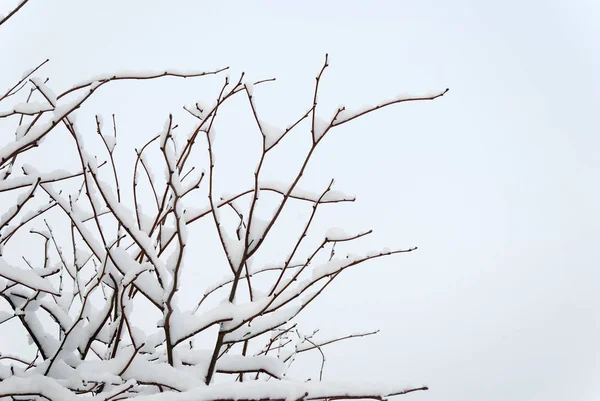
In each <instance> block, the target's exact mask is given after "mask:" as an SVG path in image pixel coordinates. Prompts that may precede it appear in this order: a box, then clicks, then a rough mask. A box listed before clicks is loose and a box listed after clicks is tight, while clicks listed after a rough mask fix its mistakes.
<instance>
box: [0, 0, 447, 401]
mask: <svg viewBox="0 0 600 401" xmlns="http://www.w3.org/2000/svg"><path fill="white" fill-rule="evenodd" d="M26 2H27V1H22V2H21V3H20V4H19V5H17V8H16V9H15V10H14V11H13V12H11V14H9V15H8V16H7V17H4V18H0V24H1V23H3V22H5V21H7V20H8V18H11V17H12V16H14V15H15V13H16V12H17V11H18V10H19V9H20V8H21V7H23V5H24V4H25V3H26ZM47 62H48V60H46V61H43V62H42V63H40V64H39V65H38V66H37V67H35V68H33V69H31V70H29V71H27V72H25V73H24V74H23V76H22V78H21V79H18V80H17V81H16V83H14V84H11V86H10V87H9V88H7V90H5V91H2V92H1V93H0V102H1V103H2V110H5V111H2V112H0V119H3V123H6V124H12V123H14V122H16V120H19V122H18V126H17V129H16V135H15V137H14V139H13V138H11V139H8V140H7V141H5V142H4V143H3V144H2V145H1V146H0V195H2V196H3V197H6V199H9V200H10V201H8V202H4V200H3V202H2V203H1V205H0V297H2V298H3V299H4V301H6V302H5V310H2V311H1V312H0V331H3V333H2V335H6V336H7V338H10V336H11V335H14V333H11V332H10V330H11V327H12V328H13V329H14V325H11V324H10V323H9V322H11V321H12V322H14V323H17V324H19V325H20V326H21V327H22V329H23V330H24V333H26V335H27V339H28V340H29V345H28V346H27V347H28V348H27V349H25V350H22V349H17V348H15V349H11V350H0V398H2V399H3V398H5V397H6V398H8V397H13V398H15V399H46V400H51V401H58V400H67V401H69V400H81V399H84V398H85V399H92V400H104V401H112V400H114V401H116V400H123V399H129V398H135V399H137V400H141V401H164V400H180V401H184V400H203V401H243V400H247V401H251V400H252V401H284V400H285V401H290V400H296V401H310V400H342V399H372V400H378V401H383V400H387V399H388V398H389V397H391V396H396V395H404V394H409V393H412V392H415V391H423V390H427V387H425V386H404V385H396V383H392V386H389V385H360V384H357V383H356V382H355V380H354V378H349V380H348V382H345V383H331V382H328V381H327V380H326V374H325V373H326V372H325V371H324V366H325V361H326V358H325V355H326V352H327V350H328V348H329V347H328V345H330V344H333V343H338V342H342V341H347V340H351V339H355V338H362V337H369V336H371V335H374V334H376V333H377V331H369V332H357V333H353V334H349V335H347V336H342V337H334V338H327V337H322V338H325V339H321V334H319V336H317V335H316V333H317V332H318V330H317V329H315V330H313V331H312V332H311V331H308V333H309V334H306V332H304V331H303V330H304V328H300V327H299V324H298V320H297V316H298V315H299V314H300V313H303V312H304V311H305V310H306V307H307V306H308V305H309V304H311V303H313V302H317V301H318V299H319V296H320V295H321V294H322V293H323V292H324V291H325V290H326V289H327V288H328V286H329V285H330V283H331V282H332V281H333V280H335V279H336V278H337V277H338V276H339V275H340V274H343V273H344V271H345V270H347V269H348V268H351V267H353V266H358V265H362V264H364V263H365V262H368V261H370V260H374V259H383V258H391V257H393V256H394V255H401V254H405V253H410V252H412V251H414V250H416V247H411V248H393V249H387V248H383V247H382V248H381V249H376V250H373V251H362V252H361V251H357V252H356V254H357V255H358V256H357V255H354V254H346V253H345V252H344V251H345V250H347V249H350V248H352V249H360V240H361V239H362V238H363V237H365V236H367V235H369V234H370V233H371V232H372V231H371V230H368V229H367V230H364V231H360V232H358V233H346V231H345V230H344V228H343V227H331V228H330V229H329V230H327V231H326V233H325V234H324V235H323V234H316V233H314V232H313V231H315V230H314V226H315V222H316V221H318V220H319V219H320V218H321V217H322V213H323V212H325V211H326V210H327V209H329V208H332V207H335V206H336V205H337V204H339V203H351V202H354V200H355V197H354V196H350V195H347V194H344V193H342V192H340V191H338V190H336V189H335V188H334V180H333V179H331V180H330V181H329V184H328V185H326V186H324V187H322V188H320V189H319V190H318V191H309V190H306V189H303V187H302V184H301V183H300V181H301V179H302V178H303V177H305V176H306V174H305V173H306V171H307V169H308V168H309V166H310V165H311V163H313V159H314V158H315V157H316V156H315V155H317V154H318V153H319V152H317V148H319V147H320V145H321V143H322V142H323V140H324V138H325V137H330V136H332V135H331V133H332V132H333V131H335V128H336V127H338V126H339V125H342V124H345V123H349V122H351V121H353V120H355V119H358V118H361V117H362V116H364V115H366V114H369V113H371V112H373V111H375V110H378V109H381V108H384V107H391V106H393V105H397V104H402V103H405V102H415V101H425V100H434V99H437V98H440V97H441V96H443V95H445V94H446V92H447V90H446V91H442V92H438V93H434V94H432V95H427V96H421V97H410V96H402V97H396V98H393V99H391V100H388V101H385V102H381V103H379V104H378V105H376V106H374V107H371V106H369V107H365V108H362V109H357V110H356V111H354V112H349V111H347V110H346V109H345V108H344V107H341V108H339V109H337V110H335V113H334V116H333V118H331V119H328V120H324V119H322V118H320V117H319V112H320V109H321V105H320V104H319V91H320V90H321V89H320V88H321V83H322V80H323V79H325V72H326V70H327V68H328V67H329V57H328V56H326V58H325V63H324V64H323V66H322V67H321V69H320V70H319V72H318V74H317V76H316V82H315V86H314V93H313V96H312V102H311V103H310V104H308V105H307V106H306V107H304V108H303V109H302V110H301V111H300V113H299V114H298V115H297V116H296V117H295V118H294V119H292V121H290V122H289V123H288V124H283V125H281V126H280V127H276V126H274V125H272V124H270V123H269V122H268V120H269V118H268V117H265V114H266V112H267V110H266V109H263V108H262V107H264V106H261V107H260V108H259V107H257V99H258V97H260V96H261V93H260V87H259V85H260V84H262V83H266V82H272V81H274V79H264V80H258V81H254V82H251V81H249V80H248V79H247V78H246V77H245V74H243V73H242V74H241V75H240V76H239V77H236V78H230V77H229V76H227V77H226V78H225V79H224V80H223V83H222V86H221V87H220V90H219V93H218V94H217V96H216V98H214V99H213V100H212V101H208V102H205V103H201V102H197V103H196V104H195V106H193V107H191V108H189V107H185V108H184V111H180V114H182V115H184V116H185V117H186V118H187V122H185V121H184V120H183V118H182V119H181V122H180V117H179V116H178V115H176V114H170V113H168V112H165V116H168V118H167V120H166V123H165V126H164V127H163V129H162V130H161V131H160V133H159V134H158V135H155V136H153V137H151V138H148V137H146V138H143V139H142V140H140V144H139V145H140V146H139V147H136V148H134V149H127V148H125V149H122V148H121V146H128V144H127V142H126V141H121V140H119V141H117V131H118V129H117V123H116V121H117V119H116V117H115V115H112V127H111V128H112V129H111V128H106V127H105V126H104V123H103V117H102V116H101V115H95V116H94V118H93V119H92V121H90V124H91V126H92V127H93V128H92V130H91V131H86V130H85V129H83V128H82V127H80V126H78V125H76V124H75V119H74V115H73V112H74V111H75V110H77V109H78V108H80V107H86V106H85V104H86V102H87V100H88V99H89V98H90V96H91V95H92V94H93V93H94V92H95V91H96V90H98V88H100V87H101V86H103V85H105V84H107V83H109V82H114V81H126V80H152V79H158V78H161V77H179V78H192V77H203V76H204V77H207V79H212V78H210V77H213V78H215V77H216V78H217V79H220V76H221V73H222V72H223V71H225V70H226V69H227V68H221V69H216V70H212V71H180V70H174V69H169V70H165V71H158V72H156V71H134V72H121V73H117V74H105V75H100V76H97V77H93V78H92V79H89V80H86V81H83V82H81V83H79V84H76V85H74V86H72V87H71V88H70V89H68V90H66V91H63V92H56V93H59V94H58V95H55V94H54V91H53V90H52V88H50V85H48V82H49V81H48V79H40V78H37V77H35V76H33V75H34V74H37V73H38V72H39V71H40V69H41V68H42V67H43V66H44V65H45V64H46V63H47ZM24 88H29V94H28V95H27V96H24V94H26V93H25V92H26V91H24V90H23V89H24ZM2 93H3V94H2ZM238 95H241V96H245V97H246V98H247V102H245V103H244V104H243V105H242V106H240V105H239V104H238V107H247V112H249V113H251V115H252V117H253V120H254V121H253V122H252V125H253V129H255V132H256V128H258V132H259V134H258V135H254V138H253V139H254V140H255V141H256V143H257V146H256V147H255V148H249V149H247V150H246V149H244V152H247V153H248V155H251V156H252V157H254V160H255V161H256V166H255V167H253V168H252V170H251V171H247V172H244V171H239V174H237V176H238V177H239V179H240V180H243V179H247V181H246V182H245V183H244V184H243V186H241V187H236V188H237V189H238V190H239V189H240V188H241V189H244V190H243V191H241V192H234V194H233V195H229V194H227V195H226V194H225V193H226V191H227V190H228V189H229V188H230V187H232V185H233V184H234V183H232V182H227V181H225V182H221V181H220V180H221V179H222V178H221V176H220V175H219V172H220V171H221V170H220V169H229V170H232V169H233V171H236V170H235V169H238V168H241V167H238V166H237V165H236V164H234V165H225V164H224V163H223V162H221V159H220V158H219V153H220V152H221V151H223V148H225V147H227V146H236V141H235V138H233V139H231V141H230V142H228V143H226V142H222V143H223V147H215V142H214V138H215V126H216V125H217V124H218V121H219V120H220V119H221V118H223V117H222V116H223V115H224V114H225V113H226V110H227V113H229V112H230V111H231V109H230V108H229V107H230V105H233V106H235V103H234V102H232V101H231V99H233V98H235V97H236V96H238ZM24 97H25V99H23V98H24ZM67 97H69V99H70V101H67ZM194 107H195V108H194ZM234 111H236V110H235V109H234ZM186 113H188V114H190V115H191V116H192V118H191V119H190V118H189V117H188V115H187V114H186ZM225 115H226V114H225ZM234 115H235V114H234ZM121 118H123V117H119V121H121ZM228 118H231V115H229V117H228ZM234 118H235V117H234ZM189 121H191V123H189ZM178 122H180V123H178ZM59 124H63V125H64V127H66V128H67V130H66V132H67V140H68V141H70V142H69V144H68V145H66V146H65V147H64V148H61V149H60V157H61V158H64V159H65V160H69V161H72V162H74V163H75V164H76V165H77V166H78V167H77V168H76V169H75V170H74V172H70V171H63V170H53V171H50V170H47V169H45V168H42V167H40V164H41V163H40V161H39V158H38V159H36V157H35V155H34V154H33V153H32V152H30V150H31V149H33V148H38V152H39V151H40V150H42V151H43V150H46V149H48V151H51V150H50V149H49V148H47V147H46V146H47V145H46V144H45V143H44V142H43V139H44V138H45V137H47V136H49V135H54V133H55V132H56V131H57V129H56V128H57V126H58V125H59ZM306 126H308V129H306ZM302 127H304V129H305V132H299V133H298V134H299V135H304V136H305V137H306V138H307V140H308V144H309V146H308V147H307V149H306V153H305V154H303V155H302V159H301V163H300V165H299V166H297V168H296V170H295V171H293V174H292V177H291V178H290V179H289V180H288V181H285V182H277V181H272V180H269V179H268V176H269V175H270V173H269V171H270V170H269V169H272V168H273V165H272V164H271V165H270V164H269V161H270V160H272V157H273V155H272V153H274V152H271V151H272V150H273V149H275V148H276V147H278V146H279V145H280V144H281V143H282V142H283V141H284V140H285V138H286V136H287V135H288V133H290V132H291V131H292V130H294V131H300V130H301V129H303V128H302ZM107 131H108V132H107ZM119 135H121V134H120V133H119ZM88 136H92V137H93V138H94V140H96V141H101V146H100V147H94V146H90V145H87V146H84V144H83V142H84V140H87V138H88ZM97 143H100V142H97ZM198 144H200V145H199V146H200V147H201V149H199V150H198V149H197V148H198V146H196V145H198ZM73 145H75V146H73ZM219 146H221V144H219ZM53 151H55V152H56V149H54V150H53ZM253 151H256V153H255V154H253V153H252V152H253ZM119 152H123V153H119ZM117 155H119V156H117ZM120 155H128V156H129V157H130V158H131V164H127V163H124V162H123V160H124V159H123V158H122V157H121V156H120ZM128 156H125V158H127V157H128ZM223 160H225V159H223ZM131 167H133V168H132V169H131V170H130V171H127V169H128V168H131ZM274 168H279V166H275V167H274ZM271 176H272V175H271ZM125 177H126V178H125ZM125 180H130V187H129V188H127V186H126V185H124V182H125ZM240 182H241V181H240ZM235 185H237V183H236V184H235ZM264 194H268V195H266V196H265V195H264ZM3 199H4V198H3ZM296 207H306V208H311V212H310V213H309V215H308V217H307V219H306V220H305V221H300V222H298V221H292V222H290V220H289V219H288V220H285V222H284V219H282V218H281V216H282V215H284V213H286V211H288V212H287V213H288V215H289V211H291V212H292V213H294V208H296ZM266 210H268V211H267V212H265V211H266ZM205 217H206V218H205ZM285 224H296V225H297V226H296V227H285ZM278 228H281V229H282V230H278ZM284 231H286V232H288V233H292V232H297V233H298V235H297V236H296V237H295V238H294V237H292V238H286V237H285V235H280V236H279V237H278V234H275V233H276V232H279V233H281V232H284ZM319 235H321V237H319ZM215 246H216V247H217V249H216V250H217V256H214V257H211V258H203V256H201V255H203V253H202V252H203V251H206V250H208V251H211V250H212V249H211V248H212V247H215ZM274 249H276V250H277V252H274ZM4 255H6V256H4ZM274 255H279V256H277V258H278V259H279V258H280V259H281V260H274V259H275V256H274ZM15 256H16V259H14V258H15ZM9 258H10V259H9ZM270 259H272V261H271V262H269V263H270V264H263V262H264V261H267V260H270ZM390 263H392V262H391V259H390ZM389 267H392V266H389ZM219 272H221V273H223V272H224V273H226V275H225V276H224V277H223V278H221V279H218V280H209V279H208V278H209V277H215V274H216V276H217V277H218V275H219ZM190 278H193V280H192V279H190ZM184 297H185V298H184ZM188 301H189V302H188ZM322 313H328V312H327V311H326V308H325V309H323V311H322ZM332 318H334V317H332ZM339 324H343V322H339ZM301 330H302V331H301ZM307 330H311V328H308V329H307ZM351 341H354V340H351ZM365 341H366V340H365ZM6 351H9V352H6ZM311 352H312V353H318V355H320V356H321V361H320V365H319V366H318V367H317V368H316V369H315V371H314V372H312V373H314V374H312V376H311V378H310V379H311V380H308V381H307V380H306V377H298V376H295V375H292V374H290V366H291V365H292V364H293V363H294V361H296V360H297V359H300V358H303V357H304V355H306V354H307V353H311ZM34 354H35V357H33V355H34ZM217 377H218V379H217Z"/></svg>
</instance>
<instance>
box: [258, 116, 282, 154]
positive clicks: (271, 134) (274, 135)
mask: <svg viewBox="0 0 600 401" xmlns="http://www.w3.org/2000/svg"><path fill="white" fill-rule="evenodd" d="M259 124H260V129H261V131H262V133H263V136H264V141H265V151H267V150H269V149H271V148H272V147H273V146H275V144H276V143H277V142H278V141H279V140H280V139H281V137H282V136H283V134H284V133H285V130H284V129H283V128H279V127H276V126H274V125H271V124H269V123H267V122H266V121H263V120H259Z"/></svg>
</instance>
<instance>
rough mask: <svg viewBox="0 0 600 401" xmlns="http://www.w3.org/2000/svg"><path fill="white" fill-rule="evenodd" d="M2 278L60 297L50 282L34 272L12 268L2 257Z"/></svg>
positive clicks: (0, 258)
mask: <svg viewBox="0 0 600 401" xmlns="http://www.w3.org/2000/svg"><path fill="white" fill-rule="evenodd" d="M0 276H1V277H4V278H5V279H7V280H11V281H14V282H16V283H19V284H22V285H24V286H26V287H28V288H31V289H33V290H38V291H44V292H49V293H51V294H55V295H60V294H59V293H58V291H56V290H55V289H54V287H53V286H52V284H50V282H49V281H48V280H46V279H44V278H42V277H40V276H39V275H37V274H36V273H35V272H34V271H32V270H24V269H19V268H18V267H14V266H11V265H9V264H8V263H6V262H5V261H4V259H3V258H2V257H0Z"/></svg>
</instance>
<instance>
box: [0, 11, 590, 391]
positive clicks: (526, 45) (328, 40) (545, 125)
mask: <svg viewBox="0 0 600 401" xmlns="http://www.w3.org/2000/svg"><path fill="white" fill-rule="evenodd" d="M2 3H3V4H2V7H3V8H4V3H16V2H15V1H10V2H9V1H6V0H3V1H2ZM7 9H8V8H7ZM599 10H600V7H598V5H597V4H595V2H594V1H592V0H586V1H571V2H564V1H558V0H553V1H528V2H520V1H507V2H482V1H474V0H471V1H469V0H456V1H452V2H447V1H441V0H437V1H434V0H426V1H418V2H415V1H410V2H409V1H375V0H373V1H370V2H358V1H327V2H325V1H322V2H319V1H314V0H305V1H296V2H291V1H279V2H277V1H246V2H242V1H231V2H204V1H175V0H174V1H170V2H162V1H150V0H145V1H141V0H128V1H117V0H104V1H97V2H90V1H75V0H70V1H67V0H60V1H52V2H50V1H43V0H31V1H30V3H29V4H27V5H26V6H25V7H24V8H23V10H22V11H21V12H20V13H19V14H18V15H17V16H15V17H13V19H11V20H10V21H9V22H8V23H6V24H4V25H3V26H2V27H1V28H0V38H1V39H0V87H1V88H4V87H6V86H7V85H8V84H9V83H12V82H14V80H15V79H18V78H20V76H21V73H22V71H24V70H26V69H28V68H30V67H33V66H34V65H37V64H38V63H39V62H40V61H42V60H43V59H45V58H47V57H49V58H50V59H51V62H50V64H49V65H48V66H47V67H46V68H45V69H44V75H47V76H49V77H50V78H51V81H50V83H51V84H53V85H54V86H55V88H56V91H58V90H59V89H64V88H66V87H69V86H70V85H72V84H73V83H76V82H78V81H80V80H83V79H86V78H88V77H90V76H93V75H96V74H99V73H104V72H112V71H119V70H123V69H160V68H165V67H176V68H182V69H209V68H214V67H220V66H225V65H229V66H231V67H232V70H233V71H232V73H231V76H232V77H233V76H235V73H236V72H239V71H242V70H243V71H246V72H247V73H248V74H249V76H250V77H251V78H253V79H254V78H256V79H259V78H267V77H271V76H275V77H277V78H278V82H276V83H274V84H270V86H268V87H267V86H265V87H264V89H261V90H260V91H259V90H258V89H257V91H256V95H257V97H258V98H259V100H258V101H259V102H260V104H261V106H262V109H263V110H264V113H265V115H266V116H268V118H267V119H268V121H271V122H272V123H274V124H280V125H281V126H284V125H286V124H287V123H289V122H290V121H292V120H293V119H294V118H296V117H298V115H299V113H302V112H303V111H304V110H305V109H306V106H309V105H310V96H311V91H312V85H313V82H314V76H315V74H316V73H317V71H318V69H319V68H320V67H321V65H322V62H323V57H324V54H325V53H326V52H328V53H329V54H330V60H331V67H330V68H329V70H328V71H327V72H326V76H325V80H324V85H323V92H322V93H323V96H322V99H321V100H322V104H323V110H324V111H323V114H324V115H325V116H327V115H329V113H330V112H331V110H333V109H334V107H337V105H338V104H340V103H343V104H346V105H347V106H349V107H352V106H354V107H360V106H362V105H364V104H368V103H375V102H377V101H378V100H381V99H384V98H387V97H392V96H395V95H396V94H398V93H404V92H405V93H411V94H421V93H425V92H430V91H432V90H438V89H439V90H442V89H444V88H446V87H450V89H451V91H450V92H449V94H448V95H447V96H445V97H444V98H442V99H439V100H436V101H435V102H431V103H420V104H411V105H401V106H398V107H393V108H390V109H387V110H384V111H381V112H379V113H376V114H373V115H371V116H369V117H367V118H365V119H364V120H362V121H359V122H357V123H356V124H353V125H351V126H348V127H346V128H344V129H340V130H339V131H338V132H336V133H335V134H334V135H335V138H332V139H330V140H329V142H328V144H327V145H324V147H325V149H322V150H321V153H320V154H319V158H318V159H317V160H316V163H315V164H314V165H313V167H312V168H311V170H310V171H309V173H308V179H307V182H311V178H312V180H313V182H315V188H321V187H322V185H323V184H324V183H326V182H327V181H328V180H329V179H330V178H331V177H336V183H337V184H336V187H337V188H339V189H344V190H347V191H349V192H351V193H354V194H356V195H357V196H358V198H359V201H358V202H357V203H355V204H354V205H353V206H352V208H342V209H341V211H339V212H335V213H334V212H333V209H332V212H331V215H328V216H327V218H328V219H331V221H334V222H335V221H337V223H336V224H340V225H341V224H343V223H347V225H348V226H350V227H362V228H368V227H372V228H373V229H374V230H375V232H376V235H375V236H374V238H373V239H372V240H366V241H365V242H364V244H365V246H366V247H367V249H368V248H369V247H372V248H376V247H378V246H389V245H397V246H407V247H408V246H412V245H418V246H419V248H420V249H419V251H418V252H417V253H416V254H413V255H408V256H400V257H397V258H395V259H387V260H385V261H381V262H373V263H371V264H369V265H365V266H363V267H362V268H359V269H356V270H353V271H348V272H347V274H346V275H345V276H344V277H342V278H341V279H340V281H339V282H338V283H337V285H335V286H333V287H332V288H331V290H330V292H329V293H327V294H325V295H324V296H323V298H322V299H321V300H320V301H319V302H317V304H316V305H315V306H313V307H312V308H311V309H309V311H308V312H307V316H305V317H304V318H302V321H303V322H304V323H305V324H310V325H312V326H316V327H320V328H321V331H322V332H323V333H327V334H328V335H335V334H345V333H347V332H352V331H358V330H362V329H364V330H369V329H373V328H380V329H381V333H380V334H379V335H378V337H371V338H368V339H364V340H357V341H355V342H348V343H346V344H345V345H339V346H332V347H331V348H330V349H329V353H328V355H327V357H328V360H327V365H326V370H325V378H326V379H332V380H333V379H350V380H352V381H355V380H365V381H387V382H394V381H400V382H405V381H406V380H408V381H411V382H413V383H415V384H421V383H426V384H428V385H430V386H431V390H430V391H429V392H426V393H422V394H414V395H410V396H407V397H410V399H415V400H416V399H418V400H423V401H429V400H447V401H453V400H462V401H470V400H498V401H500V400H523V401H525V400H527V401H533V400H540V401H542V400H543V401H552V400H557V401H558V400H565V401H566V400H569V401H577V400H593V399H598V398H600V384H599V383H600V382H599V381H598V377H599V375H600V316H599V312H600V302H599V301H598V298H599V297H598V293H599V291H598V290H599V289H600V272H599V264H598V261H599V258H598V252H597V249H598V241H599V240H600V236H599V235H598V233H599V232H600V213H599V212H598V210H599V208H600V206H599V205H600V191H599V190H598V182H599V177H600V152H599V151H598V149H600V139H599V138H600V137H599V135H598V133H599V128H600V124H599V123H600V117H599V116H600V114H599V113H598V110H600V96H599V94H600V79H599V78H598V71H600V52H598V45H597V39H596V38H598V37H600V15H599V13H600V11H599ZM1 12H5V10H4V9H2V11H1ZM207 82H208V81H207ZM203 85H209V84H208V83H206V82H204V83H203V81H202V80H198V81H182V80H179V81H176V80H165V81H162V82H159V83H156V82H155V83H144V84H141V85H140V84H138V83H117V84H115V85H113V86H112V88H110V89H109V88H103V90H102V93H101V94H100V95H99V96H98V97H96V98H95V99H94V100H93V101H92V102H90V103H89V104H88V105H87V106H86V109H85V110H83V111H82V113H88V115H87V116H86V114H81V115H80V116H79V117H78V118H79V119H80V120H81V119H83V118H87V119H91V116H92V115H93V113H95V112H99V113H106V114H107V115H110V113H113V112H114V113H117V118H118V119H119V121H120V129H121V130H122V131H121V132H122V133H123V135H124V136H126V135H129V136H130V137H131V141H132V143H134V142H135V143H138V144H139V143H141V142H142V139H143V138H147V137H148V135H154V134H155V133H156V132H158V131H159V130H160V129H161V128H162V126H163V123H164V120H165V118H166V116H167V115H168V113H169V111H173V112H177V113H179V112H180V110H181V109H180V106H181V105H182V104H189V103H191V102H194V101H196V100H198V99H203V100H209V99H210V93H212V92H210V93H209V94H208V95H207V94H206V93H204V92H202V90H204V89H205V87H204V86H203ZM86 110H87V111H86ZM247 121H250V120H247ZM242 126H243V125H240V127H242ZM229 127H231V128H232V130H234V131H235V129H236V127H237V125H236V122H232V123H231V125H230V126H229ZM11 135H12V134H11ZM228 135H229V138H231V141H230V142H229V143H228V144H229V145H230V146H233V147H236V145H237V143H236V142H235V139H234V138H236V136H235V135H236V132H233V133H229V134H228ZM134 136H136V137H135V138H134ZM137 136H139V139H138V137H137ZM128 140H129V139H128ZM240 148H242V147H241V146H240ZM239 151H240V152H243V149H240V150H239ZM47 156H48V157H49V158H53V157H55V155H47ZM347 219H352V221H351V222H348V221H347ZM382 244H383V245H382ZM310 361H311V362H310V364H309V363H308V362H307V363H305V364H302V363H301V364H300V366H301V367H305V368H306V369H309V368H311V369H313V368H314V367H315V366H318V364H315V362H316V361H317V359H315V360H310Z"/></svg>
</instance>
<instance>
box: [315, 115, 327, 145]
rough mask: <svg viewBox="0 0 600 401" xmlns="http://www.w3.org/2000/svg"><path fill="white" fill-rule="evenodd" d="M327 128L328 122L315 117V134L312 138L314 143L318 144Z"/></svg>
mask: <svg viewBox="0 0 600 401" xmlns="http://www.w3.org/2000/svg"><path fill="white" fill-rule="evenodd" d="M327 128H329V122H327V121H325V120H324V119H322V118H321V117H318V116H317V117H315V132H314V136H313V139H314V141H315V142H319V141H320V140H321V138H322V137H323V135H324V134H325V132H326V131H327Z"/></svg>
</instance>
